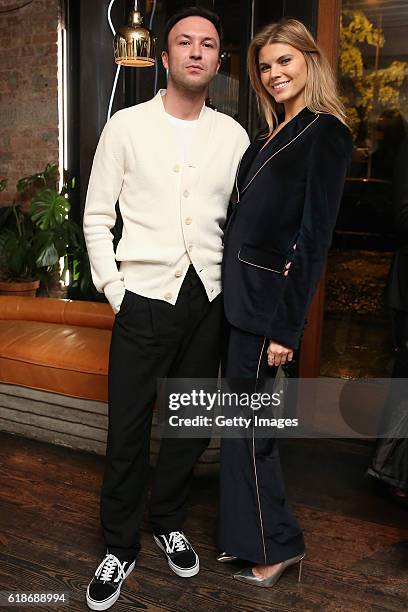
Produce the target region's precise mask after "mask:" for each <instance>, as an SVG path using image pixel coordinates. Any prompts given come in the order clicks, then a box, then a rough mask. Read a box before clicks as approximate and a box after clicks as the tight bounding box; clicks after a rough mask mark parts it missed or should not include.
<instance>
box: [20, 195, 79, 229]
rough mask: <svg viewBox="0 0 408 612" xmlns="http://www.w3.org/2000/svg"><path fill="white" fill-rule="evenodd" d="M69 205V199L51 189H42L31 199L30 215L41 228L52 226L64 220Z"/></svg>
mask: <svg viewBox="0 0 408 612" xmlns="http://www.w3.org/2000/svg"><path fill="white" fill-rule="evenodd" d="M70 208H71V206H70V203H69V201H68V200H67V199H66V198H64V197H63V196H62V195H60V194H59V193H58V192H57V191H55V190H53V189H43V190H42V191H40V192H38V193H37V194H36V195H35V196H34V198H33V199H32V202H31V206H30V211H29V212H30V215H31V218H32V220H33V221H34V223H35V224H36V225H37V226H38V227H39V228H40V229H42V230H48V229H51V228H54V227H55V226H56V225H61V224H62V223H64V222H65V221H66V216H67V215H68V212H69V210H70Z"/></svg>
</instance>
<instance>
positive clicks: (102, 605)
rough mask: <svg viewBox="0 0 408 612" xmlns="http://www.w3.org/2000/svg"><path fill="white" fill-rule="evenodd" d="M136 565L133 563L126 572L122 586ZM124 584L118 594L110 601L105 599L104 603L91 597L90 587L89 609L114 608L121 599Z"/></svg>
mask: <svg viewBox="0 0 408 612" xmlns="http://www.w3.org/2000/svg"><path fill="white" fill-rule="evenodd" d="M135 563H136V562H135V561H133V563H132V564H131V565H129V567H128V569H127V571H126V574H125V577H124V579H123V580H122V584H123V582H124V581H125V580H126V578H127V577H128V576H129V574H130V572H132V571H133V570H134V568H135ZM122 584H121V585H120V587H119V588H118V590H117V591H116V593H114V594H113V595H112V596H111V597H108V599H105V600H104V601H95V600H93V599H91V598H90V596H89V585H88V588H87V589H86V603H87V606H88V608H90V609H91V610H107V609H108V608H110V607H111V606H113V604H114V603H115V602H116V601H117V600H118V599H119V596H120V589H121V588H122Z"/></svg>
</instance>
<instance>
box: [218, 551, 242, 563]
mask: <svg viewBox="0 0 408 612" xmlns="http://www.w3.org/2000/svg"><path fill="white" fill-rule="evenodd" d="M217 561H219V563H231V562H232V561H238V557H234V555H229V554H228V553H226V552H222V553H221V554H219V555H218V557H217Z"/></svg>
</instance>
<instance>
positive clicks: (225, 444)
mask: <svg viewBox="0 0 408 612" xmlns="http://www.w3.org/2000/svg"><path fill="white" fill-rule="evenodd" d="M267 348H268V340H267V339H266V338H262V337H261V336H256V335H253V334H250V333H248V332H245V331H242V330H240V329H237V328H235V327H231V329H230V334H229V342H228V348H227V353H226V358H225V365H224V374H225V376H226V377H227V378H228V379H232V380H234V381H235V383H234V384H237V385H239V387H240V389H241V390H243V389H245V390H246V392H249V393H251V392H253V391H255V388H256V390H257V392H261V391H262V381H264V380H265V379H267V378H271V377H274V376H275V374H276V371H277V368H274V367H269V366H268V361H267V352H266V351H267ZM252 431H254V430H252ZM218 545H219V549H220V550H222V551H225V552H227V553H228V554H231V555H234V556H236V557H239V558H240V559H245V560H247V561H250V562H252V563H258V564H260V565H273V564H275V563H279V562H280V561H284V560H286V559H290V558H291V557H295V556H297V555H300V554H301V553H303V551H304V541H303V535H302V531H301V529H300V527H299V525H298V523H297V521H296V519H295V517H294V516H293V514H292V512H291V511H290V509H289V506H288V504H287V501H286V494H285V487H284V483H283V478H282V472H281V467H280V460H279V452H278V446H277V440H276V439H274V438H267V439H265V438H258V437H256V436H255V435H253V436H252V435H251V437H248V438H223V439H222V441H221V470H220V514H219V531H218Z"/></svg>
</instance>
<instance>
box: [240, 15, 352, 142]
mask: <svg viewBox="0 0 408 612" xmlns="http://www.w3.org/2000/svg"><path fill="white" fill-rule="evenodd" d="M273 43H283V44H286V45H291V46H292V47H294V48H295V49H297V50H298V51H300V52H301V53H303V57H304V58H305V61H306V66H307V80H306V85H305V103H306V106H307V108H308V109H309V110H311V111H312V112H315V113H328V114H331V115H334V116H335V117H337V119H339V120H340V121H341V122H342V123H344V124H346V112H345V109H344V106H343V103H342V102H341V100H340V97H339V94H338V91H337V84H336V79H335V77H334V74H333V71H332V69H331V66H330V64H329V62H328V60H327V58H326V56H325V55H324V53H323V52H322V50H321V49H320V48H319V46H318V45H317V44H316V41H315V40H314V38H313V36H312V35H311V33H310V32H309V30H308V29H307V28H306V27H305V26H304V25H303V23H301V22H300V21H297V19H282V20H281V21H278V22H277V23H272V24H270V25H268V26H266V27H264V28H263V29H262V30H261V31H260V32H259V33H258V34H256V35H255V36H254V38H253V39H252V41H251V43H250V45H249V49H248V57H247V64H248V73H249V78H250V81H251V85H252V87H253V89H254V92H255V95H256V97H257V100H258V104H259V107H260V109H261V110H262V113H263V115H264V117H265V120H266V123H267V124H268V128H269V131H268V134H267V135H266V138H269V136H271V134H272V133H273V131H274V129H275V128H276V127H277V125H278V117H277V112H276V111H277V106H278V105H277V103H276V102H275V100H274V98H273V97H272V95H271V94H270V93H269V92H268V91H267V90H266V89H265V87H264V86H263V84H262V81H261V75H260V71H259V52H260V50H261V49H262V47H264V46H265V45H270V44H273Z"/></svg>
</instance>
